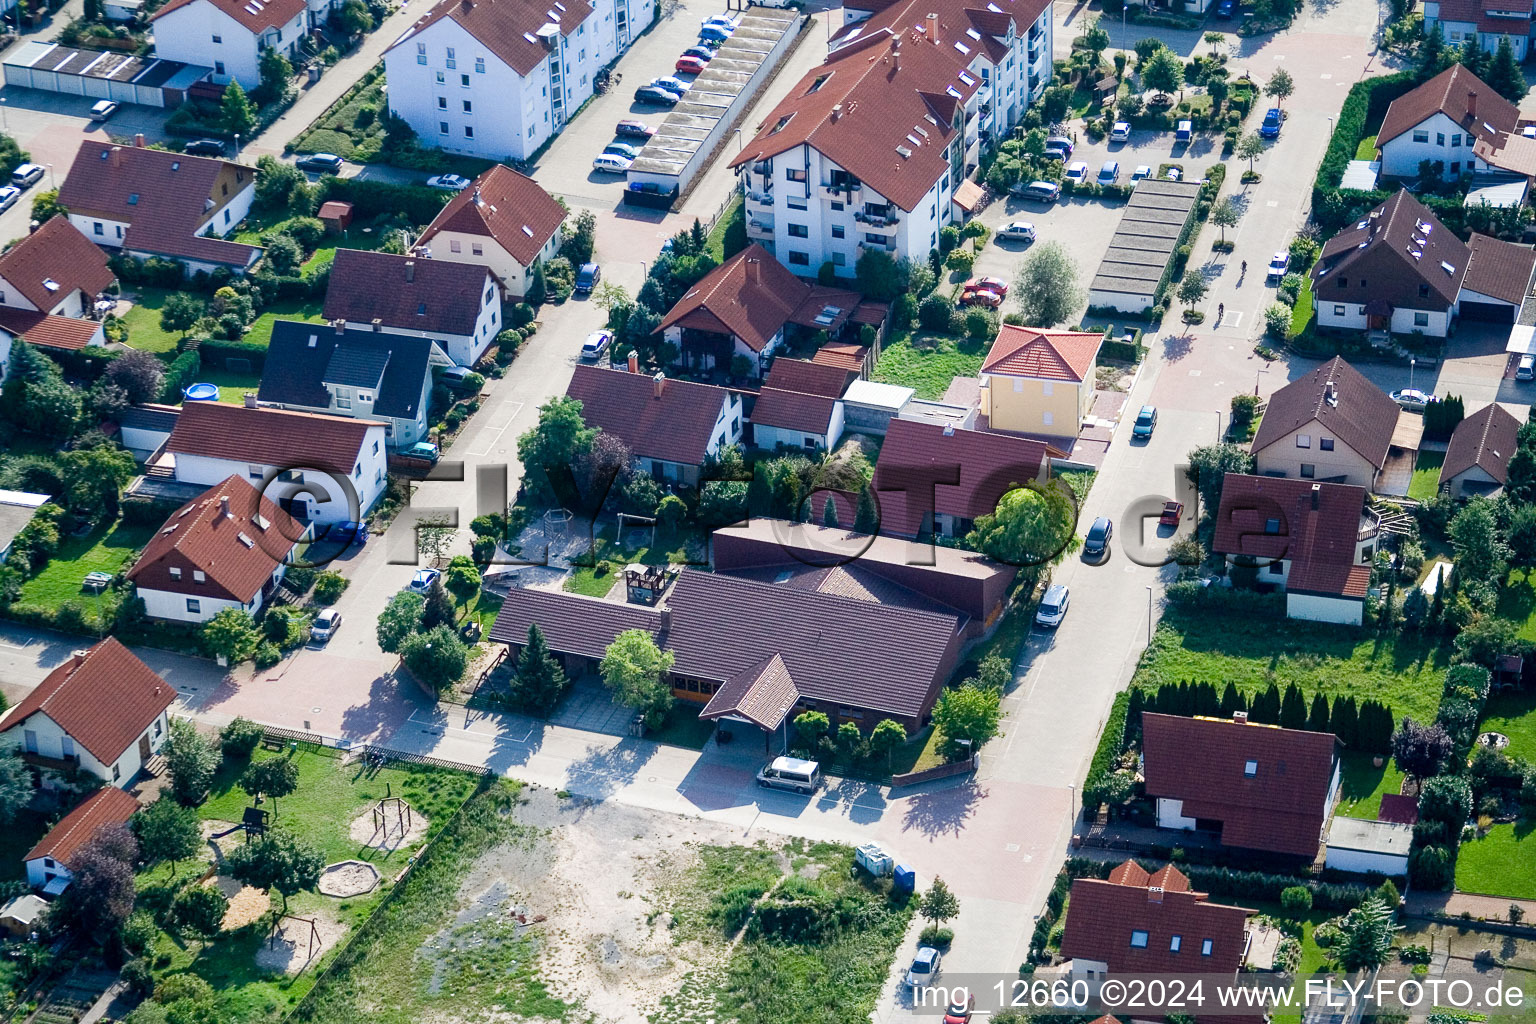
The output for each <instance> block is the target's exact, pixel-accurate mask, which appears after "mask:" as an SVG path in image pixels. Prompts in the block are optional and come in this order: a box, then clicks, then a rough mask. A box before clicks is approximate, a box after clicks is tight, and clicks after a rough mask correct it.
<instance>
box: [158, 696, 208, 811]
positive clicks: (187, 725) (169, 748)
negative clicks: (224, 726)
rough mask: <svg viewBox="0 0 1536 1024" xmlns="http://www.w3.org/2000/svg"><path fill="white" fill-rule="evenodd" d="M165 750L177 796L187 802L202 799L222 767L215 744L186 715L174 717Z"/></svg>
mask: <svg viewBox="0 0 1536 1024" xmlns="http://www.w3.org/2000/svg"><path fill="white" fill-rule="evenodd" d="M162 752H163V753H164V754H165V763H166V767H167V768H168V769H170V773H171V791H172V792H173V793H175V794H176V799H178V800H180V801H181V802H182V803H184V804H187V805H188V806H192V805H195V804H198V803H201V802H202V799H203V797H204V796H205V795H207V793H208V784H209V783H211V782H212V781H213V773H214V772H216V771H218V768H219V755H218V752H217V751H215V750H214V749H213V744H211V743H209V742H208V740H207V739H206V738H205V737H204V736H203V734H202V733H200V732H198V731H197V727H196V726H195V725H193V724H192V723H191V722H190V721H188V720H187V719H185V718H173V719H171V727H170V730H169V731H168V733H167V735H166V737H165V746H164V748H163V750H162Z"/></svg>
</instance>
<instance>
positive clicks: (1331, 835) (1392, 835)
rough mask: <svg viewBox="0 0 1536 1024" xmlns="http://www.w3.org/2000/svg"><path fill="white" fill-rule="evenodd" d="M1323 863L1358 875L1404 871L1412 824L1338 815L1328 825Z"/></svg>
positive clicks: (1399, 872) (1399, 874)
mask: <svg viewBox="0 0 1536 1024" xmlns="http://www.w3.org/2000/svg"><path fill="white" fill-rule="evenodd" d="M1327 847H1328V850H1327V853H1326V854H1325V859H1324V863H1325V865H1326V866H1327V867H1328V868H1330V869H1332V870H1334V871H1351V872H1354V873H1355V874H1360V875H1370V874H1375V875H1390V876H1393V877H1397V878H1401V877H1403V876H1404V875H1406V874H1408V853H1409V851H1410V850H1411V849H1412V847H1413V826H1412V825H1406V824H1403V823H1401V822H1396V821H1372V820H1370V819H1367V818H1346V817H1344V815H1342V814H1341V815H1339V816H1337V817H1335V818H1334V819H1333V824H1332V825H1331V826H1330V827H1329V829H1328V843H1327Z"/></svg>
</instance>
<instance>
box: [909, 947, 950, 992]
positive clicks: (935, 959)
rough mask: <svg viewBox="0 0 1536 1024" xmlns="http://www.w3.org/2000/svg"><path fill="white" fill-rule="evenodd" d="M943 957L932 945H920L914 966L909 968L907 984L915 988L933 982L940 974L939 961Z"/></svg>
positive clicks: (914, 959) (913, 962)
mask: <svg viewBox="0 0 1536 1024" xmlns="http://www.w3.org/2000/svg"><path fill="white" fill-rule="evenodd" d="M942 959H943V956H942V955H941V954H940V953H939V951H938V950H936V949H934V948H933V947H932V946H922V947H920V948H919V949H918V951H917V956H915V957H914V958H913V959H912V966H911V967H910V968H908V970H907V984H908V985H911V986H912V987H913V988H922V987H923V986H924V985H931V984H933V979H934V978H937V977H938V976H939V961H940V960H942Z"/></svg>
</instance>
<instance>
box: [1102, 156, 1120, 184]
mask: <svg viewBox="0 0 1536 1024" xmlns="http://www.w3.org/2000/svg"><path fill="white" fill-rule="evenodd" d="M1119 180H1120V162H1119V161H1118V160H1106V161H1105V162H1104V166H1103V167H1100V168H1099V184H1100V185H1113V184H1114V183H1115V182H1117V181H1119Z"/></svg>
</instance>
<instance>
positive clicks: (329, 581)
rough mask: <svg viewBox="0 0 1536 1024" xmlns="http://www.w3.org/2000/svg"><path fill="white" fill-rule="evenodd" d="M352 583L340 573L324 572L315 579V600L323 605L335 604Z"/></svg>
mask: <svg viewBox="0 0 1536 1024" xmlns="http://www.w3.org/2000/svg"><path fill="white" fill-rule="evenodd" d="M351 582H352V581H351V580H349V579H347V578H346V577H345V576H343V575H342V574H341V573H339V572H332V571H329V570H327V571H326V572H322V573H321V574H320V575H319V576H317V577H315V600H316V601H319V602H320V603H321V604H335V603H336V600H337V598H339V597H341V595H342V592H343V591H345V590H346V589H347V586H348V584H350V583H351Z"/></svg>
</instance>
